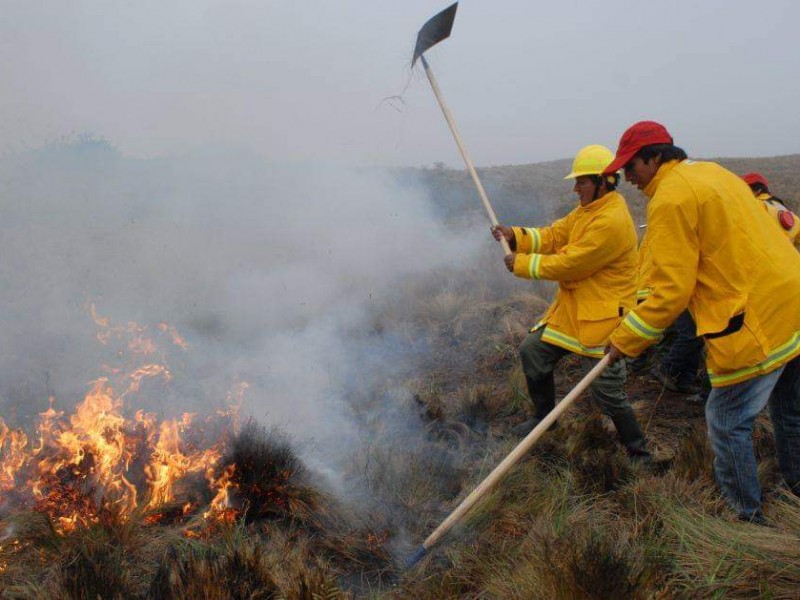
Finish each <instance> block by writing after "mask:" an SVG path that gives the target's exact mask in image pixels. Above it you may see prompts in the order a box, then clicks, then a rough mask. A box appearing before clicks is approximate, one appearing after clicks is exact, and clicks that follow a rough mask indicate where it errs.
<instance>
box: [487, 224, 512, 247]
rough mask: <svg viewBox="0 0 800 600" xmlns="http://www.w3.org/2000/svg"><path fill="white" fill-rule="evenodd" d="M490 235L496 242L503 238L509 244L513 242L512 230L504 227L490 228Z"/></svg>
mask: <svg viewBox="0 0 800 600" xmlns="http://www.w3.org/2000/svg"><path fill="white" fill-rule="evenodd" d="M492 235H493V236H494V239H496V240H497V241H498V242H499V241H500V240H501V239H503V238H506V241H507V242H508V243H509V244H510V243H511V242H513V241H514V230H513V229H511V227H505V226H504V225H495V226H494V227H492Z"/></svg>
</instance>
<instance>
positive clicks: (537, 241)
mask: <svg viewBox="0 0 800 600" xmlns="http://www.w3.org/2000/svg"><path fill="white" fill-rule="evenodd" d="M524 229H525V231H527V232H528V234H529V235H530V236H531V240H532V242H531V244H533V245H532V247H531V252H538V251H539V246H541V244H542V236H541V234H540V233H539V231H538V230H537V229H536V228H534V227H525V228H524Z"/></svg>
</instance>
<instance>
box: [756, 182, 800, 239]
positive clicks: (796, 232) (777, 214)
mask: <svg viewBox="0 0 800 600" xmlns="http://www.w3.org/2000/svg"><path fill="white" fill-rule="evenodd" d="M756 199H758V200H760V201H761V202H762V206H763V207H764V210H766V211H767V213H768V214H769V216H770V217H771V218H772V220H773V222H774V223H775V224H776V225H777V226H778V227H779V228H780V230H781V231H782V232H783V233H784V235H785V236H786V237H788V238H789V241H790V242H792V243H793V244H794V245H795V247H798V248H799V249H800V217H798V216H797V215H796V214H794V213H793V212H792V211H790V210H789V209H788V208H786V207H785V206H784V205H783V203H781V202H780V201H778V200H776V199H775V198H773V197H772V196H770V195H769V194H759V195H758V196H756ZM782 213H786V214H783V215H782ZM787 216H788V218H787ZM784 223H785V224H786V225H788V224H789V223H792V225H791V226H789V227H787V226H786V225H784Z"/></svg>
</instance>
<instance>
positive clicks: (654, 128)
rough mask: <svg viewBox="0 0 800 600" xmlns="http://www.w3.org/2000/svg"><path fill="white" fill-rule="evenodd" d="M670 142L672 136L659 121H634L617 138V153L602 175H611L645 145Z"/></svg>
mask: <svg viewBox="0 0 800 600" xmlns="http://www.w3.org/2000/svg"><path fill="white" fill-rule="evenodd" d="M672 143H673V142H672V136H671V135H670V134H669V131H667V128H666V127H664V126H663V125H662V124H661V123H656V122H655V121H639V122H638V123H634V124H633V125H631V126H630V127H628V129H626V130H625V133H623V134H622V137H621V138H619V146H617V155H616V157H614V160H613V161H612V162H611V164H610V165H608V166H607V167H606V168H605V170H604V171H603V175H611V174H613V173H616V172H617V171H619V170H620V169H621V168H622V167H624V166H625V165H626V164H628V162H630V160H631V159H632V158H633V156H634V155H635V154H636V153H637V152H638V151H639V150H641V149H642V148H644V147H645V146H650V145H651V144H672Z"/></svg>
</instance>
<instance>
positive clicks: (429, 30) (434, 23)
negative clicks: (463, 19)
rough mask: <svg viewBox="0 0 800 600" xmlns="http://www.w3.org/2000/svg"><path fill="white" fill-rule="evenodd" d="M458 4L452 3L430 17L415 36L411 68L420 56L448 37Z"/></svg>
mask: <svg viewBox="0 0 800 600" xmlns="http://www.w3.org/2000/svg"><path fill="white" fill-rule="evenodd" d="M457 8H458V2H454V3H453V4H451V5H450V6H448V7H447V8H445V9H444V10H443V11H442V12H440V13H438V14H436V15H434V16H432V17H431V18H430V19H428V20H427V22H426V23H425V25H423V26H422V29H420V30H419V33H418V34H417V45H416V46H414V59H413V60H412V61H411V66H412V67H413V66H414V63H416V62H417V59H418V58H419V57H420V56H422V53H423V52H426V51H427V50H428V49H429V48H431V47H432V46H435V45H436V44H438V43H439V42H441V41H442V40H445V39H447V38H448V37H450V31H451V30H452V29H453V21H454V20H455V18H456V9H457Z"/></svg>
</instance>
